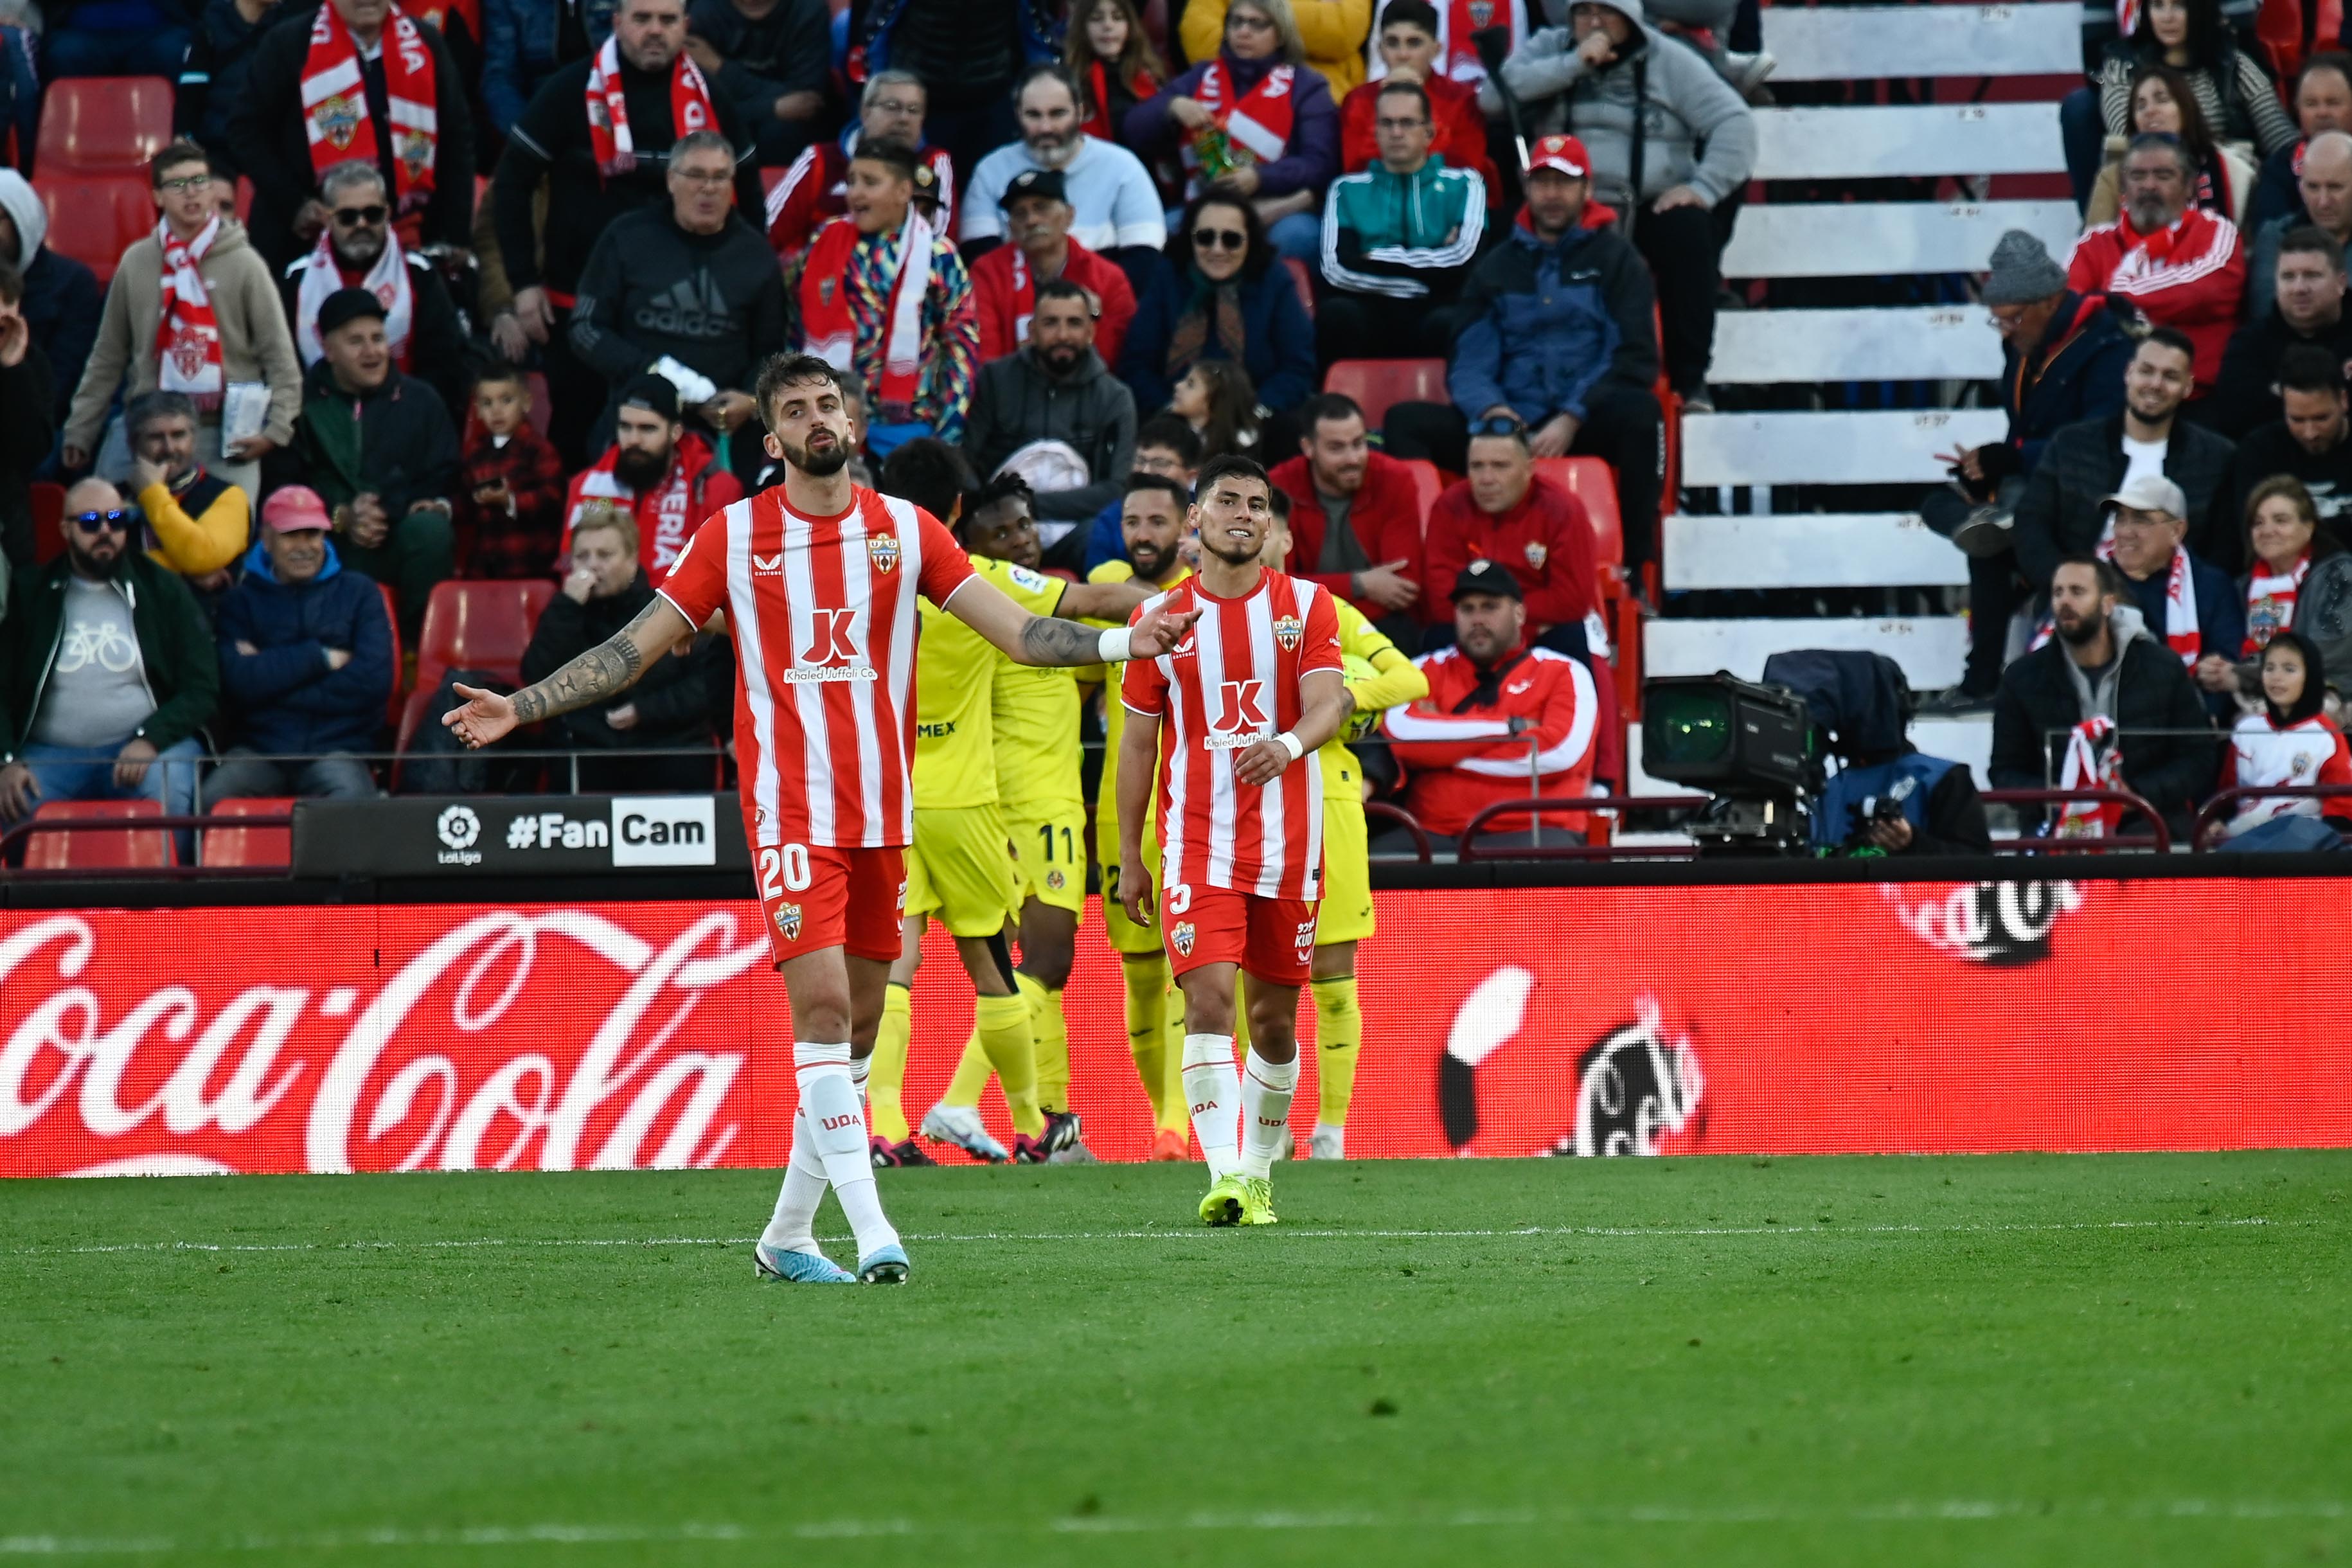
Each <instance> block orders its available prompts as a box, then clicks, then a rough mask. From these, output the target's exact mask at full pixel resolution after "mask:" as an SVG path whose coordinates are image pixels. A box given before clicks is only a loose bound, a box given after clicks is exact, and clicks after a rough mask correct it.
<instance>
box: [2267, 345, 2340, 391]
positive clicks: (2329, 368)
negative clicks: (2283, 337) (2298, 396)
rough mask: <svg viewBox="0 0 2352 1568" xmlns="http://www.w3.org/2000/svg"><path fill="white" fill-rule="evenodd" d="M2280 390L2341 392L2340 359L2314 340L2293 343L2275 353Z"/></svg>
mask: <svg viewBox="0 0 2352 1568" xmlns="http://www.w3.org/2000/svg"><path fill="white" fill-rule="evenodd" d="M2278 384H2279V390H2280V391H2281V392H2327V393H2334V394H2336V395H2338V396H2341V395H2343V392H2344V362H2343V361H2342V360H2340V359H2337V358H2336V355H2335V354H2334V353H2331V352H2330V351H2328V350H2326V349H2324V348H2321V347H2320V346H2319V345H2318V344H2317V343H2296V344H2294V346H2293V347H2291V348H2289V349H2288V350H2287V351H2286V352H2285V353H2283V354H2281V355H2279V362H2278Z"/></svg>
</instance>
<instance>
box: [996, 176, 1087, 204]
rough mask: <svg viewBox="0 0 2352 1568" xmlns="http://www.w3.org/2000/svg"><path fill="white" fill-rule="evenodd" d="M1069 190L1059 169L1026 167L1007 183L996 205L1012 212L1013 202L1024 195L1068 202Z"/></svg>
mask: <svg viewBox="0 0 2352 1568" xmlns="http://www.w3.org/2000/svg"><path fill="white" fill-rule="evenodd" d="M1067 190H1068V186H1067V185H1066V184H1065V182H1064V181H1063V179H1062V171H1061V170H1059V169H1024V170H1022V171H1021V172H1020V173H1019V174H1015V175H1013V179H1012V181H1011V182H1010V183H1009V184H1006V185H1005V187H1004V194H1003V195H1001V196H999V197H997V198H996V205H998V206H1000V207H1003V208H1004V209H1005V210H1006V211H1007V212H1010V211H1012V210H1013V203H1014V202H1017V201H1019V200H1020V199H1021V198H1022V197H1024V196H1043V197H1045V199H1046V200H1047V201H1051V202H1066V201H1068V200H1069V199H1070V198H1069V196H1068V195H1066V191H1067Z"/></svg>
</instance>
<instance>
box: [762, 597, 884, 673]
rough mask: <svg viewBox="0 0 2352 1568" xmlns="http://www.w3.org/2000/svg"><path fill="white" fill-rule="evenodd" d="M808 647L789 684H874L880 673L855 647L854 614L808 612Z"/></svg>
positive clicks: (794, 668) (792, 670) (797, 661)
mask: <svg viewBox="0 0 2352 1568" xmlns="http://www.w3.org/2000/svg"><path fill="white" fill-rule="evenodd" d="M809 625H810V633H809V646H808V647H807V649H806V650H805V651H804V652H803V653H802V655H801V656H800V658H797V659H795V660H794V661H793V668H790V669H788V670H786V671H785V672H784V679H786V680H788V681H797V682H809V681H831V680H874V679H879V672H878V671H877V670H876V669H875V668H874V666H873V665H872V664H870V663H868V662H867V661H866V655H865V653H864V652H863V650H861V649H860V648H859V647H858V646H857V612H856V610H827V609H816V610H812V611H810V612H809Z"/></svg>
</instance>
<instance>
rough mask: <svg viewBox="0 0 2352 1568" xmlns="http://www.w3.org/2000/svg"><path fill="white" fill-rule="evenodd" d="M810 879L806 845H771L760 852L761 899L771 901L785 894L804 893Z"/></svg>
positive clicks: (762, 848)
mask: <svg viewBox="0 0 2352 1568" xmlns="http://www.w3.org/2000/svg"><path fill="white" fill-rule="evenodd" d="M811 880H812V878H811V877H810V875H809V853H808V846H807V845H805V844H786V845H782V846H777V845H773V844H771V845H767V846H764V847H761V850H760V897H761V898H762V899H772V898H775V897H777V896H778V895H780V894H782V893H787V892H791V893H799V892H805V891H806V890H807V889H808V885H809V883H810V881H811Z"/></svg>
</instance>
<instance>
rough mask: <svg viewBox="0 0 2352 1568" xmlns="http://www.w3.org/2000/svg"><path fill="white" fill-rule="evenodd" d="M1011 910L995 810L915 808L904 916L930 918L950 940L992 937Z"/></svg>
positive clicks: (1008, 856) (1008, 863)
mask: <svg viewBox="0 0 2352 1568" xmlns="http://www.w3.org/2000/svg"><path fill="white" fill-rule="evenodd" d="M1014 908H1015V905H1014V904H1013V856H1012V853H1011V851H1010V850H1009V849H1008V848H1007V847H1006V846H1005V838H1004V818H1003V816H1002V815H1000V814H999V813H998V811H997V808H996V807H994V806H992V805H965V806H935V807H932V808H929V809H928V810H926V809H924V808H922V807H917V808H916V811H915V841H914V843H912V844H910V845H908V847H907V912H908V914H910V915H931V916H934V917H936V918H937V919H938V921H939V922H940V924H941V925H943V926H945V927H947V928H948V931H949V932H950V934H951V935H955V936H994V935H995V934H996V933H997V932H998V931H1003V929H1004V922H1005V920H1006V919H1007V918H1008V917H1009V916H1010V915H1011V914H1012V912H1013V909H1014Z"/></svg>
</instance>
